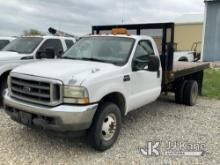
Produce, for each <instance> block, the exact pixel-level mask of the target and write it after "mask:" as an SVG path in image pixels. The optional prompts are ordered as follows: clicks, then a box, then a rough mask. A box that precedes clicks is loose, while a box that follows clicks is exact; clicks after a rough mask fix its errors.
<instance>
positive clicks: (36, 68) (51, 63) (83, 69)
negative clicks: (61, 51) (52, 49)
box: [12, 59, 119, 85]
mask: <svg viewBox="0 0 220 165" xmlns="http://www.w3.org/2000/svg"><path fill="white" fill-rule="evenodd" d="M117 68H119V67H118V66H115V65H113V64H107V63H100V62H93V61H80V60H68V59H57V60H45V61H41V62H35V63H30V64H25V65H22V66H20V67H17V68H16V69H14V70H13V71H12V72H15V73H20V74H26V75H33V76H38V77H44V78H50V79H57V80H61V81H62V82H63V83H64V84H66V85H68V84H72V85H81V83H82V82H83V81H84V80H85V79H86V78H89V76H94V74H97V73H100V72H103V71H104V72H106V71H112V70H115V69H117Z"/></svg>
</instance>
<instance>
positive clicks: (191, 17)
mask: <svg viewBox="0 0 220 165" xmlns="http://www.w3.org/2000/svg"><path fill="white" fill-rule="evenodd" d="M203 21H204V14H184V15H182V16H180V17H177V18H176V19H175V20H174V22H175V23H176V24H194V23H203Z"/></svg>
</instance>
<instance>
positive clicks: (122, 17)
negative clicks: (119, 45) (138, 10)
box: [121, 0, 125, 24]
mask: <svg viewBox="0 0 220 165" xmlns="http://www.w3.org/2000/svg"><path fill="white" fill-rule="evenodd" d="M124 8H125V2H124V0H122V12H121V13H122V16H121V23H122V24H124Z"/></svg>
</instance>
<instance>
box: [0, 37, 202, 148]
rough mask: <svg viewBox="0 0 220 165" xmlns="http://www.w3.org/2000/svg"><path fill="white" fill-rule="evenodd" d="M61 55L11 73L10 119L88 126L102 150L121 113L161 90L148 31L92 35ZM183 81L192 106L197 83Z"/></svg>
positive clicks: (66, 127)
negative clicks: (131, 33) (143, 32)
mask: <svg viewBox="0 0 220 165" xmlns="http://www.w3.org/2000/svg"><path fill="white" fill-rule="evenodd" d="M113 34H114V33H113ZM62 58H63V59H55V60H44V61H39V62H35V63H31V64H26V65H22V66H20V67H17V68H15V69H14V70H13V71H12V72H11V73H10V76H9V79H8V89H7V90H6V91H5V94H4V109H5V112H6V113H7V114H8V115H9V116H10V117H11V118H12V119H13V120H15V121H17V122H19V123H23V124H26V125H35V126H39V127H43V128H44V129H52V130H56V131H62V132H63V131H64V132H66V131H76V132H79V131H89V136H90V140H91V141H92V142H91V143H92V145H93V146H94V147H95V148H96V149H99V150H105V149H107V148H109V147H111V146H112V145H113V143H114V142H115V140H116V139H117V136H118V134H119V130H120V123H121V116H124V115H127V114H128V112H130V111H133V110H136V109H137V108H140V107H142V106H144V105H146V104H148V103H151V102H153V101H155V100H156V99H157V98H158V97H159V96H160V93H161V91H162V77H163V71H162V66H161V62H160V56H159V52H158V49H157V46H156V43H155V41H154V40H153V39H152V38H151V37H149V36H136V35H118V34H117V35H91V36H88V37H84V38H83V39H81V40H79V41H78V42H77V43H76V44H75V45H74V46H73V47H72V48H71V49H69V50H68V51H67V52H66V53H65V54H64V55H63V57H62ZM186 84H187V88H186V91H187V92H185V93H184V94H185V95H186V96H187V98H186V99H185V98H184V99H185V101H188V98H189V97H188V96H190V98H191V99H190V101H191V100H192V99H193V102H190V103H187V102H186V104H191V105H192V104H194V102H195V100H196V97H197V95H196V94H197V93H198V86H197V83H196V82H195V81H193V82H192V81H189V82H187V83H186ZM191 84H192V85H191ZM191 91H194V95H193V97H191V95H192V92H191ZM196 91H197V93H196ZM182 95H183V94H181V96H182Z"/></svg>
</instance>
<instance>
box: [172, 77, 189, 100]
mask: <svg viewBox="0 0 220 165" xmlns="http://www.w3.org/2000/svg"><path fill="white" fill-rule="evenodd" d="M186 82H187V81H186V80H184V81H183V82H182V83H180V84H178V85H177V87H176V90H175V102H176V103H177V104H182V103H183V91H184V87H185V85H186Z"/></svg>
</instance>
